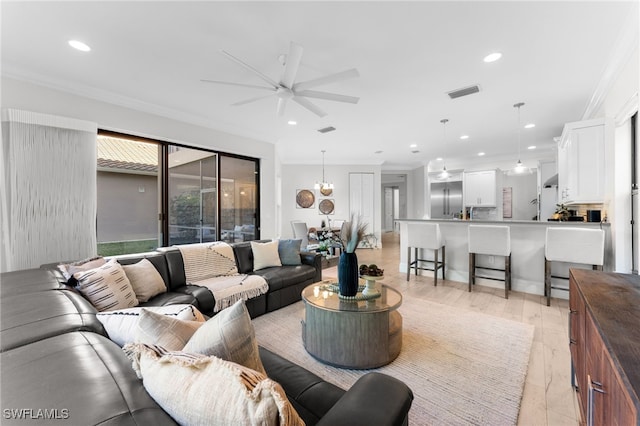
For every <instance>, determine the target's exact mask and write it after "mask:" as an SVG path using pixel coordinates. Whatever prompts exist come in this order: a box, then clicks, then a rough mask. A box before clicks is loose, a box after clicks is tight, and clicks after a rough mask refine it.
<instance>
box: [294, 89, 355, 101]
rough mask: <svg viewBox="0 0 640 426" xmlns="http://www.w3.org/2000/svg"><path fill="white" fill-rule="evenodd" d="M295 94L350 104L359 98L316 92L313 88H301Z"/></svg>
mask: <svg viewBox="0 0 640 426" xmlns="http://www.w3.org/2000/svg"><path fill="white" fill-rule="evenodd" d="M296 96H305V97H307V98H316V99H326V100H328V101H336V102H348V103H350V104H357V103H358V101H359V100H360V98H357V97H355V96H347V95H338V94H336V93H328V92H317V91H315V90H303V91H300V92H296Z"/></svg>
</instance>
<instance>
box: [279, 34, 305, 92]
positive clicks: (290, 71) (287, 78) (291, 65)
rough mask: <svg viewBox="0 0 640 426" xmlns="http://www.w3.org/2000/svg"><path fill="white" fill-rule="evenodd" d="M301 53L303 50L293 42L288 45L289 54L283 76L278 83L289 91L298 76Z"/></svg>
mask: <svg viewBox="0 0 640 426" xmlns="http://www.w3.org/2000/svg"><path fill="white" fill-rule="evenodd" d="M303 51H304V49H303V48H302V46H300V45H299V44H296V43H294V42H291V43H289V53H288V54H287V59H286V64H285V67H284V74H283V75H282V80H280V83H282V85H283V86H285V87H288V88H289V89H291V86H292V85H293V82H294V81H295V79H296V75H297V74H298V67H299V66H300V60H301V59H302V52H303Z"/></svg>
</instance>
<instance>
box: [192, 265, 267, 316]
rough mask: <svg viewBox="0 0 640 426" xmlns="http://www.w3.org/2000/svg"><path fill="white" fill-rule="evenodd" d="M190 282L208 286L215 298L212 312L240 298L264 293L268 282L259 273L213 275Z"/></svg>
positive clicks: (218, 310)
mask: <svg viewBox="0 0 640 426" xmlns="http://www.w3.org/2000/svg"><path fill="white" fill-rule="evenodd" d="M192 284H195V285H199V286H202V287H206V288H208V289H209V290H210V291H211V293H213V297H214V298H215V299H216V305H215V307H214V308H213V312H220V311H221V310H223V309H224V308H228V307H229V306H231V305H233V304H234V303H236V302H237V301H238V300H240V299H244V300H245V301H246V300H248V299H252V298H254V297H258V296H260V295H261V294H265V293H266V292H267V291H268V290H269V284H267V281H266V280H265V279H264V278H262V277H261V276H260V275H246V274H245V275H240V274H237V275H231V276H226V277H213V278H207V279H205V280H201V281H196V282H193V283H192Z"/></svg>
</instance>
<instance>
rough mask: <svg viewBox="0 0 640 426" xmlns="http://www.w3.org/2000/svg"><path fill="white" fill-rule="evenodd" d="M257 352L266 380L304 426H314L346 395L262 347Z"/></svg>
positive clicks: (339, 389)
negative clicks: (278, 390)
mask: <svg viewBox="0 0 640 426" xmlns="http://www.w3.org/2000/svg"><path fill="white" fill-rule="evenodd" d="M259 351H260V359H261V360H262V364H263V365H264V369H265V371H266V372H267V376H268V377H269V378H270V379H271V380H275V381H276V382H278V383H279V384H280V386H282V388H283V389H284V391H285V393H286V394H287V398H288V399H289V401H290V402H291V404H292V405H293V407H294V408H295V409H296V411H297V412H298V415H300V417H301V418H302V420H304V421H305V423H306V424H307V426H310V425H314V424H316V423H317V422H318V420H320V419H321V418H322V417H323V416H324V415H325V414H326V413H327V411H329V410H330V409H331V407H333V406H334V405H335V403H336V402H338V400H339V399H340V398H342V396H343V395H344V394H345V391H344V390H343V389H341V388H339V387H337V386H335V385H332V384H331V383H329V382H325V381H324V380H322V379H321V378H320V377H318V376H316V375H315V374H313V373H311V372H310V371H309V370H306V369H304V368H302V367H300V366H299V365H297V364H294V363H292V362H291V361H289V360H287V359H285V358H282V357H281V356H280V355H277V354H275V353H273V352H271V351H269V350H268V349H265V348H263V347H260V348H259Z"/></svg>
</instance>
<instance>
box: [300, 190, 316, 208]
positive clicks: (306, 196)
mask: <svg viewBox="0 0 640 426" xmlns="http://www.w3.org/2000/svg"><path fill="white" fill-rule="evenodd" d="M315 201H316V196H315V195H313V192H311V191H309V190H308V189H301V190H299V191H298V193H297V194H296V203H297V204H298V206H300V207H301V208H303V209H308V208H309V207H313V203H314V202H315Z"/></svg>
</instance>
